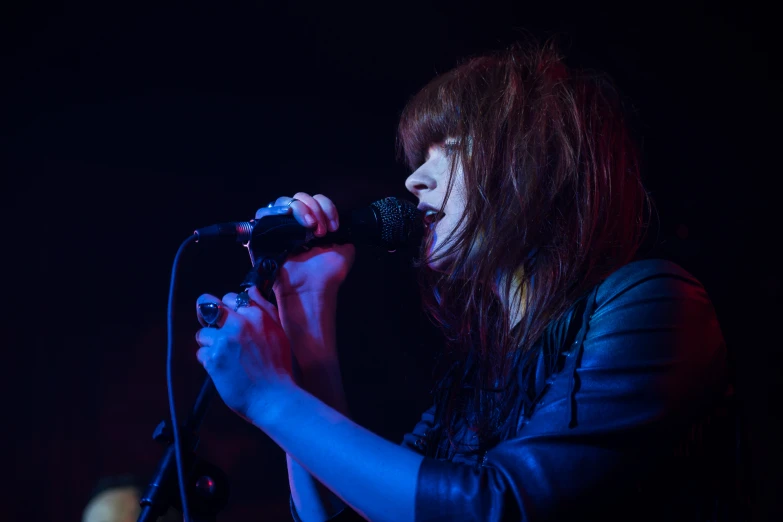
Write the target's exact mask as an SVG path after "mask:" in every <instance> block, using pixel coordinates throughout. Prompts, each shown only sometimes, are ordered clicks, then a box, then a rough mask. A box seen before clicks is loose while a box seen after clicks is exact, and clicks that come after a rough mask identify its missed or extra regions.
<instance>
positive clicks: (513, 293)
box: [495, 269, 527, 330]
mask: <svg viewBox="0 0 783 522" xmlns="http://www.w3.org/2000/svg"><path fill="white" fill-rule="evenodd" d="M508 277H509V276H501V277H499V278H498V282H497V284H496V287H495V291H496V292H497V294H498V296H499V297H500V300H501V302H502V303H503V307H504V308H505V309H506V310H508V314H509V318H508V319H509V330H512V329H513V328H514V327H515V326H516V325H517V324H519V322H520V321H522V316H523V315H524V312H525V298H526V297H527V295H526V289H527V287H525V288H522V274H521V269H519V270H517V271H516V272H514V273H513V274H512V275H511V276H510V277H511V284H510V285H509V284H508V282H507V278H508Z"/></svg>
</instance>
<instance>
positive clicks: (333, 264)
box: [256, 192, 356, 303]
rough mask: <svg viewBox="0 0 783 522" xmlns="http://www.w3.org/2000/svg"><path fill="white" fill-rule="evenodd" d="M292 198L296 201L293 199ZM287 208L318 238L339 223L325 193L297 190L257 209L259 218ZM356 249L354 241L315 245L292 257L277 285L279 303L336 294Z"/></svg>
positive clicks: (332, 205) (280, 275)
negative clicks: (352, 242)
mask: <svg viewBox="0 0 783 522" xmlns="http://www.w3.org/2000/svg"><path fill="white" fill-rule="evenodd" d="M292 200H293V201H292ZM286 206H287V207H288V208H289V209H290V210H289V211H288V212H289V213H291V214H292V215H293V216H294V217H295V218H296V220H297V221H298V222H299V223H300V224H301V225H302V226H305V227H307V228H310V229H315V231H314V234H315V235H316V237H322V236H324V235H325V234H326V233H327V232H334V231H336V230H337V229H338V228H339V226H340V218H339V215H338V213H337V207H335V205H334V203H333V202H332V200H330V199H329V198H327V197H326V196H324V195H321V194H316V195H315V196H311V195H309V194H306V193H304V192H297V193H296V194H295V195H294V197H293V198H290V197H286V196H284V197H279V198H277V200H276V201H275V202H274V204H273V206H272V207H263V208H260V209H258V211H257V212H256V219H259V218H262V217H264V216H267V215H280V214H281V207H286ZM355 252H356V251H355V248H354V246H353V245H351V244H344V245H337V244H335V245H330V246H328V247H313V248H311V249H310V250H308V251H306V252H302V253H300V254H297V255H295V256H293V257H289V258H288V259H287V260H286V262H285V263H284V264H283V266H281V267H280V271H279V272H278V275H277V279H276V280H275V284H274V292H275V297H276V298H277V301H278V303H280V302H281V301H285V300H287V299H290V298H292V297H295V296H303V295H305V294H308V295H310V296H328V295H336V293H337V290H338V289H339V287H340V285H341V284H342V283H343V281H345V278H346V276H347V275H348V272H349V271H350V270H351V266H353V260H354V256H355Z"/></svg>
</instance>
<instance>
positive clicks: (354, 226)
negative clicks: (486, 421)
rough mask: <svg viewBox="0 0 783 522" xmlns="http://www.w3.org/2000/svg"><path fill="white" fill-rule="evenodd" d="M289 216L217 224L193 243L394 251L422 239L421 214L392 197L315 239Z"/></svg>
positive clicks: (342, 219)
mask: <svg viewBox="0 0 783 522" xmlns="http://www.w3.org/2000/svg"><path fill="white" fill-rule="evenodd" d="M313 232H314V231H313V230H312V229H309V228H306V227H304V226H302V225H300V224H299V222H298V221H296V218H294V217H293V216H290V215H284V216H275V215H271V216H264V217H262V218H260V219H255V220H252V221H237V222H230V223H219V224H217V225H211V226H208V227H204V228H199V229H197V230H195V231H194V232H193V234H194V235H195V236H196V241H202V240H209V239H218V238H229V239H234V240H236V241H237V242H239V243H250V242H253V243H256V244H257V243H262V244H263V245H264V246H263V248H264V249H265V250H266V249H269V250H278V251H282V250H292V249H295V248H298V247H312V246H317V245H322V244H331V243H355V244H356V243H358V244H368V245H375V246H380V247H383V248H386V249H387V250H396V249H398V248H400V247H404V246H415V245H417V244H418V243H419V242H420V241H421V238H422V235H423V232H424V222H423V220H422V217H421V212H420V211H419V209H417V208H416V206H415V205H414V204H413V203H411V202H410V201H406V200H400V199H397V198H393V197H388V198H384V199H380V200H378V201H376V202H374V203H372V204H371V205H370V206H368V207H365V208H361V209H358V210H354V211H352V212H350V213H347V214H344V213H340V228H339V229H338V230H337V232H327V233H326V234H325V235H324V236H322V237H315V235H314V234H313Z"/></svg>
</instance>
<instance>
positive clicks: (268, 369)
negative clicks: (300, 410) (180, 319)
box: [196, 287, 295, 419]
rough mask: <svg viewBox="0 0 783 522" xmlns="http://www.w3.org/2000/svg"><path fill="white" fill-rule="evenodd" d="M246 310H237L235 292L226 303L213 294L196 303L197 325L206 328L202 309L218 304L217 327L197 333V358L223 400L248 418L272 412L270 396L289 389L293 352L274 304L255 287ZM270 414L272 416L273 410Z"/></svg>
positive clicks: (291, 382)
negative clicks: (203, 306) (208, 305)
mask: <svg viewBox="0 0 783 522" xmlns="http://www.w3.org/2000/svg"><path fill="white" fill-rule="evenodd" d="M248 295H249V296H250V301H249V303H248V305H247V306H241V307H239V308H237V294H234V293H231V294H226V296H224V297H223V299H222V301H221V300H219V299H217V298H216V297H214V296H211V295H209V294H204V295H202V296H201V297H199V298H198V300H197V307H196V311H197V314H198V317H199V322H201V324H202V325H203V326H207V323H206V322H205V320H204V317H203V316H202V315H201V311H200V309H199V306H198V305H203V304H204V303H218V304H219V305H220V308H221V310H220V314H219V316H218V317H219V319H218V320H217V323H216V324H215V325H214V326H215V327H205V328H202V329H201V330H199V331H198V332H197V333H196V342H197V343H198V344H199V346H201V348H200V349H199V350H198V352H197V354H196V356H197V358H198V360H199V362H201V364H202V365H203V366H204V369H205V370H206V371H207V373H209V375H210V377H212V381H213V382H214V383H215V388H216V389H217V391H218V393H219V394H220V396H221V398H222V399H223V402H225V403H226V405H227V406H228V407H229V408H231V409H232V410H234V411H235V412H236V413H237V414H239V415H241V416H242V417H244V418H246V419H248V418H249V417H250V416H251V410H253V412H257V411H258V410H261V411H265V410H269V409H272V408H273V406H274V402H275V401H274V400H273V399H272V397H274V396H276V395H279V393H281V392H285V390H288V389H290V388H291V387H292V386H295V385H294V384H293V379H292V377H291V348H290V344H289V342H288V337H287V336H286V334H285V332H284V331H283V327H282V326H281V325H280V319H279V317H278V314H277V309H276V308H275V306H274V305H273V304H272V303H270V302H268V301H267V300H266V299H264V298H263V297H262V296H261V294H260V292H259V291H258V290H257V289H256V288H255V287H254V288H252V289H251V290H249V291H248ZM269 413H271V412H269Z"/></svg>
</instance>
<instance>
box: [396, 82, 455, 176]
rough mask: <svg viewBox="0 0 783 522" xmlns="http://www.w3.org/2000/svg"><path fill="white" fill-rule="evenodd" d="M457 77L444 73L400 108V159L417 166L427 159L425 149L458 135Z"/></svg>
mask: <svg viewBox="0 0 783 522" xmlns="http://www.w3.org/2000/svg"><path fill="white" fill-rule="evenodd" d="M456 83H457V78H456V76H455V75H454V74H452V73H447V74H445V75H443V76H440V77H438V78H436V79H435V80H433V81H432V82H430V83H429V84H428V85H427V86H425V87H424V88H423V89H422V90H421V91H419V93H418V94H416V96H414V97H413V98H412V99H411V100H410V102H408V104H407V106H406V107H405V109H404V110H403V112H402V116H401V117H400V124H399V127H398V129H397V145H398V154H399V155H400V159H401V160H403V161H405V163H406V164H407V165H408V167H409V168H410V169H411V170H416V169H417V168H419V167H420V166H421V165H422V163H424V162H425V161H426V159H427V151H428V150H429V148H430V147H431V146H432V145H434V144H436V143H441V142H443V141H444V140H445V139H446V138H448V137H451V136H454V137H457V136H458V129H459V113H460V110H459V103H458V101H457V96H458V93H459V92H460V89H458V88H457V85H456Z"/></svg>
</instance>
